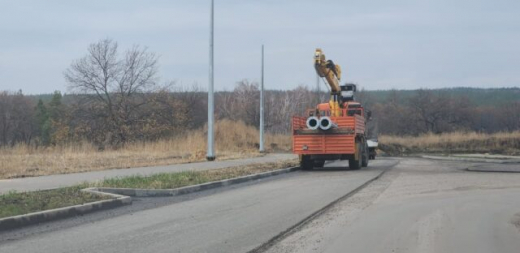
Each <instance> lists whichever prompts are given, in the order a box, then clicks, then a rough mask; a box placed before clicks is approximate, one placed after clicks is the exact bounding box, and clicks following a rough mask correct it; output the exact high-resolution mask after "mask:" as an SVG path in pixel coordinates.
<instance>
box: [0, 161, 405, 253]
mask: <svg viewBox="0 0 520 253" xmlns="http://www.w3.org/2000/svg"><path fill="white" fill-rule="evenodd" d="M395 164H397V161H396V160H391V159H382V160H377V161H374V162H372V163H371V164H370V165H371V166H370V167H369V168H365V169H362V170H358V171H349V170H344V168H340V169H338V168H334V167H337V166H342V167H345V166H346V163H345V162H341V163H340V162H337V163H331V164H327V167H329V168H328V169H325V170H316V171H302V172H294V173H290V174H286V175H284V176H280V177H274V178H272V179H270V180H262V181H259V182H258V183H254V184H249V185H247V186H245V187H238V188H233V189H230V190H227V191H222V192H217V193H215V194H211V195H207V196H203V197H198V198H194V199H187V200H185V201H180V202H176V203H173V204H169V205H164V206H160V207H157V208H151V209H146V210H141V211H137V212H132V213H127V214H124V215H120V216H114V217H110V218H106V219H101V220H98V221H93V222H87V223H83V224H77V225H75V226H71V227H64V228H62V229H59V228H57V229H53V230H51V231H45V232H41V233H37V232H35V233H30V232H27V231H26V232H27V234H28V236H23V235H22V236H20V235H17V236H14V237H12V238H15V239H13V240H0V252H10V253H16V252H247V251H249V250H252V249H254V248H256V247H258V246H260V245H262V244H263V243H265V242H267V241H268V240H269V239H271V238H273V237H275V236H276V235H278V234H280V233H281V232H283V231H285V230H286V229H287V228H289V227H291V226H293V225H294V224H297V223H298V222H300V221H301V220H302V219H304V218H306V217H308V216H309V215H311V214H313V213H314V212H316V211H318V210H320V209H322V208H323V207H324V206H326V205H328V204H329V203H331V202H333V201H335V200H337V199H339V198H341V197H342V196H344V195H346V194H348V193H349V192H351V191H352V190H354V189H356V188H357V187H359V186H361V185H363V184H364V183H365V182H367V181H370V180H371V179H374V178H376V177H377V176H379V175H380V174H381V173H382V172H383V171H385V170H387V169H388V168H390V167H392V166H393V165H395ZM24 233H25V232H24ZM0 236H4V237H6V238H7V237H9V236H11V235H9V234H0Z"/></svg>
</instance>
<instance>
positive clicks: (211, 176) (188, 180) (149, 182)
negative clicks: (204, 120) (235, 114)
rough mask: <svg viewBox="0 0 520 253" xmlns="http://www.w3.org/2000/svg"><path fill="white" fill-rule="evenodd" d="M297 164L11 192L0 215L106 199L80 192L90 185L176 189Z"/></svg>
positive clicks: (0, 206) (2, 203)
mask: <svg viewBox="0 0 520 253" xmlns="http://www.w3.org/2000/svg"><path fill="white" fill-rule="evenodd" d="M297 164H298V161H297V160H292V161H282V162H276V163H264V164H251V165H246V166H237V167H229V168H223V169H215V170H206V171H185V172H177V173H162V174H156V175H152V176H147V177H145V176H130V177H121V178H110V179H105V180H103V181H100V182H96V183H90V184H89V183H85V184H82V185H78V186H74V187H66V188H60V189H54V190H46V191H35V192H22V193H16V192H10V193H7V194H4V195H0V218H3V217H8V216H14V215H21V214H27V213H32V212H39V211H44V210H49V209H55V208H60V207H67V206H73V205H79V204H84V203H89V202H94V201H98V200H102V199H107V197H103V196H99V195H95V194H90V193H85V192H81V189H84V188H87V187H115V188H140V189H175V188H179V187H183V186H189V185H196V184H203V183H207V182H212V181H219V180H224V179H230V178H235V177H241V176H247V175H252V174H257V173H262V172H267V171H273V170H278V169H283V168H288V167H294V166H297Z"/></svg>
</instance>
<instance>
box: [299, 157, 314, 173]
mask: <svg viewBox="0 0 520 253" xmlns="http://www.w3.org/2000/svg"><path fill="white" fill-rule="evenodd" d="M300 168H301V169H302V170H312V169H313V168H314V161H313V160H312V159H311V156H309V155H302V157H301V158H300Z"/></svg>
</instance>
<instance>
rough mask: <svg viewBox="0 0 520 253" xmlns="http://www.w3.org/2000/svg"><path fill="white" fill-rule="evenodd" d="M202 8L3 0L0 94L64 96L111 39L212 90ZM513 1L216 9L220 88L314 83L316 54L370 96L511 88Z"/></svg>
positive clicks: (230, 2) (256, 1)
mask: <svg viewBox="0 0 520 253" xmlns="http://www.w3.org/2000/svg"><path fill="white" fill-rule="evenodd" d="M208 3H209V0H204V1H202V0H194V1H180V0H174V1H146V2H145V1H128V0H117V1H100V0H96V1H64V0H62V1H57V0H55V1H27V0H20V1H7V0H5V1H4V0H0V4H1V6H2V8H0V34H1V37H0V89H2V90H3V89H8V90H16V89H22V90H24V91H25V92H26V93H43V92H52V91H53V90H62V91H65V87H66V84H65V81H64V79H63V76H62V72H63V70H65V69H66V68H67V67H68V65H69V64H70V63H71V61H72V60H74V59H77V58H79V57H81V56H83V55H84V54H85V53H86V48H87V46H88V45H89V44H90V43H92V42H96V41H98V40H100V39H103V38H107V37H109V38H112V39H114V40H116V41H118V42H119V43H120V46H121V47H122V48H126V47H130V46H132V45H133V44H140V45H143V46H147V47H148V48H149V50H150V51H153V52H156V53H158V54H159V55H161V58H160V63H161V76H162V80H164V81H166V80H176V81H177V82H178V83H183V84H191V83H194V82H197V83H199V84H201V85H206V84H207V74H208V67H207V63H208V33H209V31H208V28H209V27H208V25H209V16H208V14H209V5H208ZM519 7H520V4H519V3H518V2H517V1H513V0H507V1H506V0H503V1H491V0H489V1H483V0H474V1H469V0H459V1H449V0H438V1H433V0H432V1H424V0H422V1H404V0H396V1H383V0H376V1H357V2H354V1H352V2H351V1H340V0H334V1H333V0H322V1H315V0H313V1H310V0H304V1H301V0H299V1H296V0H292V1H289V0H287V1H274V0H271V1H260V0H216V38H215V42H216V55H215V56H216V60H215V63H216V66H215V71H216V75H215V77H216V88H217V89H232V88H233V86H234V83H235V82H236V81H238V80H241V79H244V78H247V79H250V80H252V81H257V80H259V67H260V66H259V65H260V45H261V44H262V43H263V44H265V45H266V63H267V66H266V74H267V76H266V85H267V86H268V87H270V88H286V89H290V88H294V87H296V86H297V85H299V84H307V85H314V82H315V74H314V70H313V68H312V56H313V52H314V49H315V48H316V47H321V48H323V49H324V51H325V53H326V54H327V56H329V57H330V58H331V59H334V60H335V61H336V62H337V63H339V64H341V65H342V67H343V68H344V71H345V76H344V80H345V81H353V82H357V83H359V84H361V85H362V86H364V87H365V88H368V89H387V88H407V89H410V88H419V87H430V88H437V87H453V86H472V87H501V86H518V85H519V83H520V75H519V74H518V71H517V69H519V67H520V66H519V65H520V64H519V61H518V59H520V48H519V47H518V46H517V44H518V41H519V39H520V33H519V32H520V15H518V13H519Z"/></svg>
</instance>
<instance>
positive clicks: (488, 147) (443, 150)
mask: <svg viewBox="0 0 520 253" xmlns="http://www.w3.org/2000/svg"><path fill="white" fill-rule="evenodd" d="M379 144H380V145H379V148H380V149H381V150H382V151H383V152H385V153H387V154H388V155H392V156H395V155H407V154H416V153H437V154H461V153H489V154H502V155H520V131H516V132H510V133H494V134H482V133H474V132H470V133H464V132H454V133H445V134H426V135H421V136H417V137H410V136H404V137H398V136H380V137H379Z"/></svg>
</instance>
